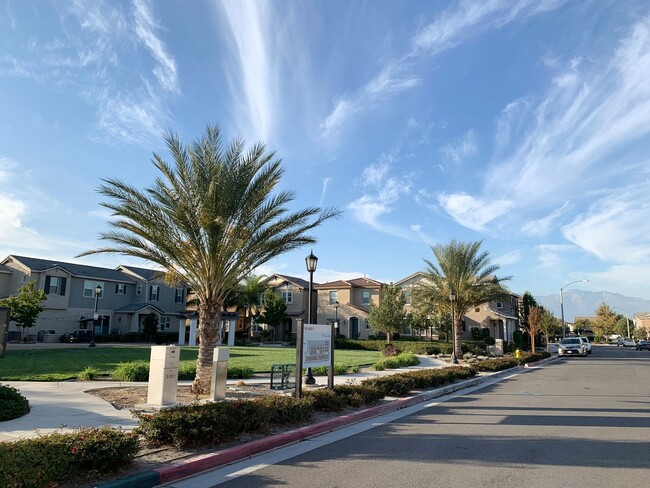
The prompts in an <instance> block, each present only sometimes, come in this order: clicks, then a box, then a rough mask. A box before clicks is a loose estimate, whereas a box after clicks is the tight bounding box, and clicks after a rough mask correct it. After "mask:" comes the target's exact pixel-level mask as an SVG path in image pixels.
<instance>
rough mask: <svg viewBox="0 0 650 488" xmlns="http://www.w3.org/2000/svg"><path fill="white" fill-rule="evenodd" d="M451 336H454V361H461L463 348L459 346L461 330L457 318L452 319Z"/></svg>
mask: <svg viewBox="0 0 650 488" xmlns="http://www.w3.org/2000/svg"><path fill="white" fill-rule="evenodd" d="M452 329H453V330H452V332H451V333H452V334H455V339H456V340H455V344H454V345H455V350H454V353H455V356H456V359H458V360H460V359H463V348H462V347H461V344H460V336H461V329H460V319H459V318H458V317H454V323H453V324H452Z"/></svg>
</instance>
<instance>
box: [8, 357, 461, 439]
mask: <svg viewBox="0 0 650 488" xmlns="http://www.w3.org/2000/svg"><path fill="white" fill-rule="evenodd" d="M418 359H420V364H419V365H418V366H411V367H409V368H402V369H398V370H387V371H372V370H370V369H366V370H364V371H362V372H360V373H355V374H349V375H340V376H335V377H334V383H335V384H345V383H347V382H350V381H354V382H357V383H359V382H361V381H363V380H364V379H367V378H372V377H376V376H385V375H390V374H395V373H399V372H402V371H408V370H418V369H428V368H441V367H445V366H449V363H447V362H445V361H442V360H439V359H435V358H431V357H429V356H418ZM238 381H239V380H228V384H229V385H233V386H234V385H235V384H236V383H237V382H238ZM243 381H244V382H245V383H246V384H248V385H264V386H267V387H268V386H269V385H270V377H259V376H258V377H255V378H251V379H247V380H243ZM1 383H2V384H6V385H9V386H13V387H14V388H17V389H18V390H19V391H20V392H21V394H22V395H24V396H25V397H26V398H27V399H28V400H29V403H30V405H31V407H32V409H31V411H30V413H28V414H27V415H25V416H23V417H21V418H18V419H14V420H9V421H6V422H0V441H14V440H18V439H21V438H26V437H35V436H37V435H38V434H39V433H41V434H45V433H48V432H52V431H55V430H59V429H60V430H63V431H66V430H72V429H75V428H78V427H102V426H112V427H122V428H124V429H127V430H130V429H132V428H134V427H135V426H137V424H138V422H137V420H136V419H134V418H133V416H132V415H131V412H130V411H129V410H126V409H125V410H116V409H115V408H114V407H113V406H112V405H111V404H110V403H108V402H106V401H105V400H102V399H101V398H99V397H96V396H94V395H91V394H90V393H86V392H87V391H88V390H94V389H97V388H112V387H125V386H146V383H141V382H138V383H125V382H118V381H61V382H34V381H6V382H5V381H3V382H1ZM189 384H191V382H188V381H182V382H179V385H189ZM316 385H317V386H324V385H327V377H326V376H317V377H316ZM309 388H312V387H305V389H309Z"/></svg>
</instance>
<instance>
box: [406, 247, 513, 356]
mask: <svg viewBox="0 0 650 488" xmlns="http://www.w3.org/2000/svg"><path fill="white" fill-rule="evenodd" d="M481 244H482V241H476V242H459V241H456V240H452V241H451V242H450V243H449V244H446V245H442V244H437V245H435V246H432V247H431V250H432V251H433V254H434V256H435V258H436V263H434V262H432V261H429V260H427V259H425V260H424V262H425V263H426V264H427V267H426V270H425V271H424V274H425V278H424V279H423V280H421V281H420V283H419V284H418V285H417V287H416V290H415V291H414V294H415V295H417V297H418V300H421V301H423V302H424V303H426V304H427V306H428V307H430V308H431V309H436V308H437V309H439V310H440V311H442V313H443V314H445V313H446V314H449V313H450V309H451V301H450V299H449V296H450V294H451V293H453V294H454V297H455V300H454V317H453V323H452V335H454V336H455V339H456V340H455V347H456V349H455V351H454V352H455V354H456V357H462V352H461V344H460V332H461V324H462V321H463V316H464V315H465V314H466V313H467V312H468V311H469V310H471V309H472V308H475V307H478V306H479V305H481V304H483V303H487V302H491V301H498V300H502V299H504V298H505V297H507V295H508V290H507V289H506V288H505V287H504V286H503V282H504V281H507V280H509V279H510V277H503V278H499V277H497V276H496V275H495V273H496V272H497V271H498V270H499V266H498V265H497V264H493V263H492V262H491V261H490V257H489V253H488V252H487V251H481Z"/></svg>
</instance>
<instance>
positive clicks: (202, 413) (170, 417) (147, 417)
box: [134, 395, 313, 448]
mask: <svg viewBox="0 0 650 488" xmlns="http://www.w3.org/2000/svg"><path fill="white" fill-rule="evenodd" d="M312 412H313V407H312V401H311V400H310V399H307V398H303V399H300V400H298V399H296V398H293V397H283V396H278V395H268V396H264V397H260V398H257V399H254V400H242V401H236V402H218V403H208V404H205V405H189V406H180V407H175V408H170V409H168V410H161V411H160V412H157V413H156V414H148V413H142V412H134V415H135V416H136V417H137V418H138V420H139V426H138V428H137V429H136V431H137V432H138V433H139V434H140V435H142V436H143V437H144V438H145V439H147V440H148V441H151V442H154V443H157V444H165V445H174V446H176V447H181V448H182V447H189V446H200V445H218V444H221V443H223V442H228V441H232V440H234V439H236V438H238V437H239V436H240V435H242V434H243V433H247V432H251V433H264V432H268V430H269V429H270V428H271V427H272V426H273V425H285V424H291V423H296V422H302V421H305V420H308V419H309V418H310V416H311V415H312Z"/></svg>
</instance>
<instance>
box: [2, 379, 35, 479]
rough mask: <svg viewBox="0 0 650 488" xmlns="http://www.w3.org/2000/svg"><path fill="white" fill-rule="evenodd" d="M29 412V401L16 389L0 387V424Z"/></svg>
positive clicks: (6, 386) (5, 386)
mask: <svg viewBox="0 0 650 488" xmlns="http://www.w3.org/2000/svg"><path fill="white" fill-rule="evenodd" d="M29 410H30V406H29V401H28V400H27V398H25V397H24V396H22V395H21V394H20V392H19V391H18V390H17V389H16V388H13V387H11V386H8V385H0V422H4V421H5V420H12V419H17V418H18V417H22V416H23V415H25V414H26V413H29ZM0 466H2V464H0ZM0 486H2V485H0Z"/></svg>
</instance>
